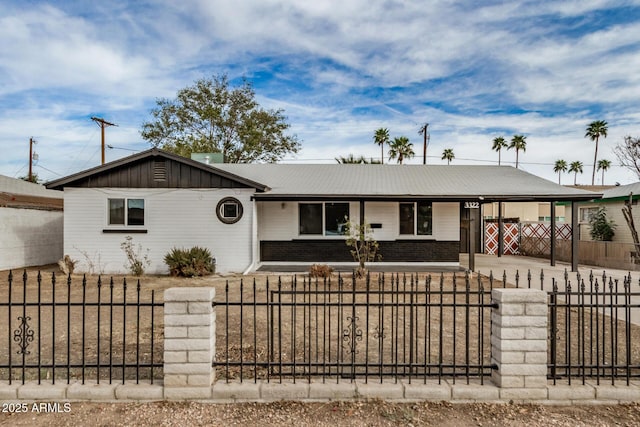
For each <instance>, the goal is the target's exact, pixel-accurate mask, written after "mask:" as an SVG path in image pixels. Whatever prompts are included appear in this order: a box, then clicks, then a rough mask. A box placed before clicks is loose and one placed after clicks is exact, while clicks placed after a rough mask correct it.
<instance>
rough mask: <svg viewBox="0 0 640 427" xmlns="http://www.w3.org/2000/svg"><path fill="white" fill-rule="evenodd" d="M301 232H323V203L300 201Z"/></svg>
mask: <svg viewBox="0 0 640 427" xmlns="http://www.w3.org/2000/svg"><path fill="white" fill-rule="evenodd" d="M299 211H300V234H322V203H300V205H299Z"/></svg>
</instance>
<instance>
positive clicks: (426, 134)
mask: <svg viewBox="0 0 640 427" xmlns="http://www.w3.org/2000/svg"><path fill="white" fill-rule="evenodd" d="M428 127H429V123H425V124H424V126H422V127H421V128H420V131H419V132H418V133H420V135H423V136H424V149H423V153H422V155H423V157H422V164H423V165H426V164H427V143H428V141H429V132H427V128H428Z"/></svg>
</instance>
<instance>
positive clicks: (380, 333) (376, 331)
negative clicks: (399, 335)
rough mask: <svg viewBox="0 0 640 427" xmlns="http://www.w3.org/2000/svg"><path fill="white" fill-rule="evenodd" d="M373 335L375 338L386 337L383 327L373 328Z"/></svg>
mask: <svg viewBox="0 0 640 427" xmlns="http://www.w3.org/2000/svg"><path fill="white" fill-rule="evenodd" d="M373 337H374V338H375V339H377V340H379V339H384V338H386V337H387V335H386V334H385V333H384V328H381V327H380V326H376V327H375V329H374V330H373Z"/></svg>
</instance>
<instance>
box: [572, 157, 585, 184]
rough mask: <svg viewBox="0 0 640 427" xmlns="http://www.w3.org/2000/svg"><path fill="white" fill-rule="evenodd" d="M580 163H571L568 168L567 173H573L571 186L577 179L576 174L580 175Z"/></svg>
mask: <svg viewBox="0 0 640 427" xmlns="http://www.w3.org/2000/svg"><path fill="white" fill-rule="evenodd" d="M582 166H583V165H582V162H571V165H570V166H569V173H571V172H574V173H575V175H574V176H573V185H576V179H577V178H578V172H580V173H582Z"/></svg>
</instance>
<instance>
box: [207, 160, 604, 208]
mask: <svg viewBox="0 0 640 427" xmlns="http://www.w3.org/2000/svg"><path fill="white" fill-rule="evenodd" d="M212 167H215V168H218V169H222V170H225V171H228V172H230V173H233V174H237V175H240V176H243V177H246V178H248V179H251V180H254V181H257V182H261V183H264V184H266V185H267V186H269V188H270V190H269V191H267V192H266V193H264V194H261V195H260V197H261V198H269V197H279V196H311V197H314V196H317V197H320V196H322V197H328V196H332V195H333V196H336V197H339V196H352V195H358V196H362V197H403V196H417V197H433V198H464V197H467V198H477V197H478V196H483V197H485V198H486V199H492V198H494V199H496V198H497V199H501V198H519V199H523V198H532V199H534V198H538V199H540V198H542V199H545V198H546V199H556V200H586V199H592V198H598V197H599V196H600V194H599V193H593V192H590V191H586V190H581V189H576V188H567V187H563V186H560V185H557V184H555V183H553V182H551V181H547V180H545V179H543V178H540V177H538V176H536V175H532V174H530V173H527V172H524V171H522V170H519V169H516V168H514V167H511V166H477V165H471V166H469V165H464V166H463V165H426V166H424V165H343V164H319V165H318V164H315V165H304V164H216V165H212Z"/></svg>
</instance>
